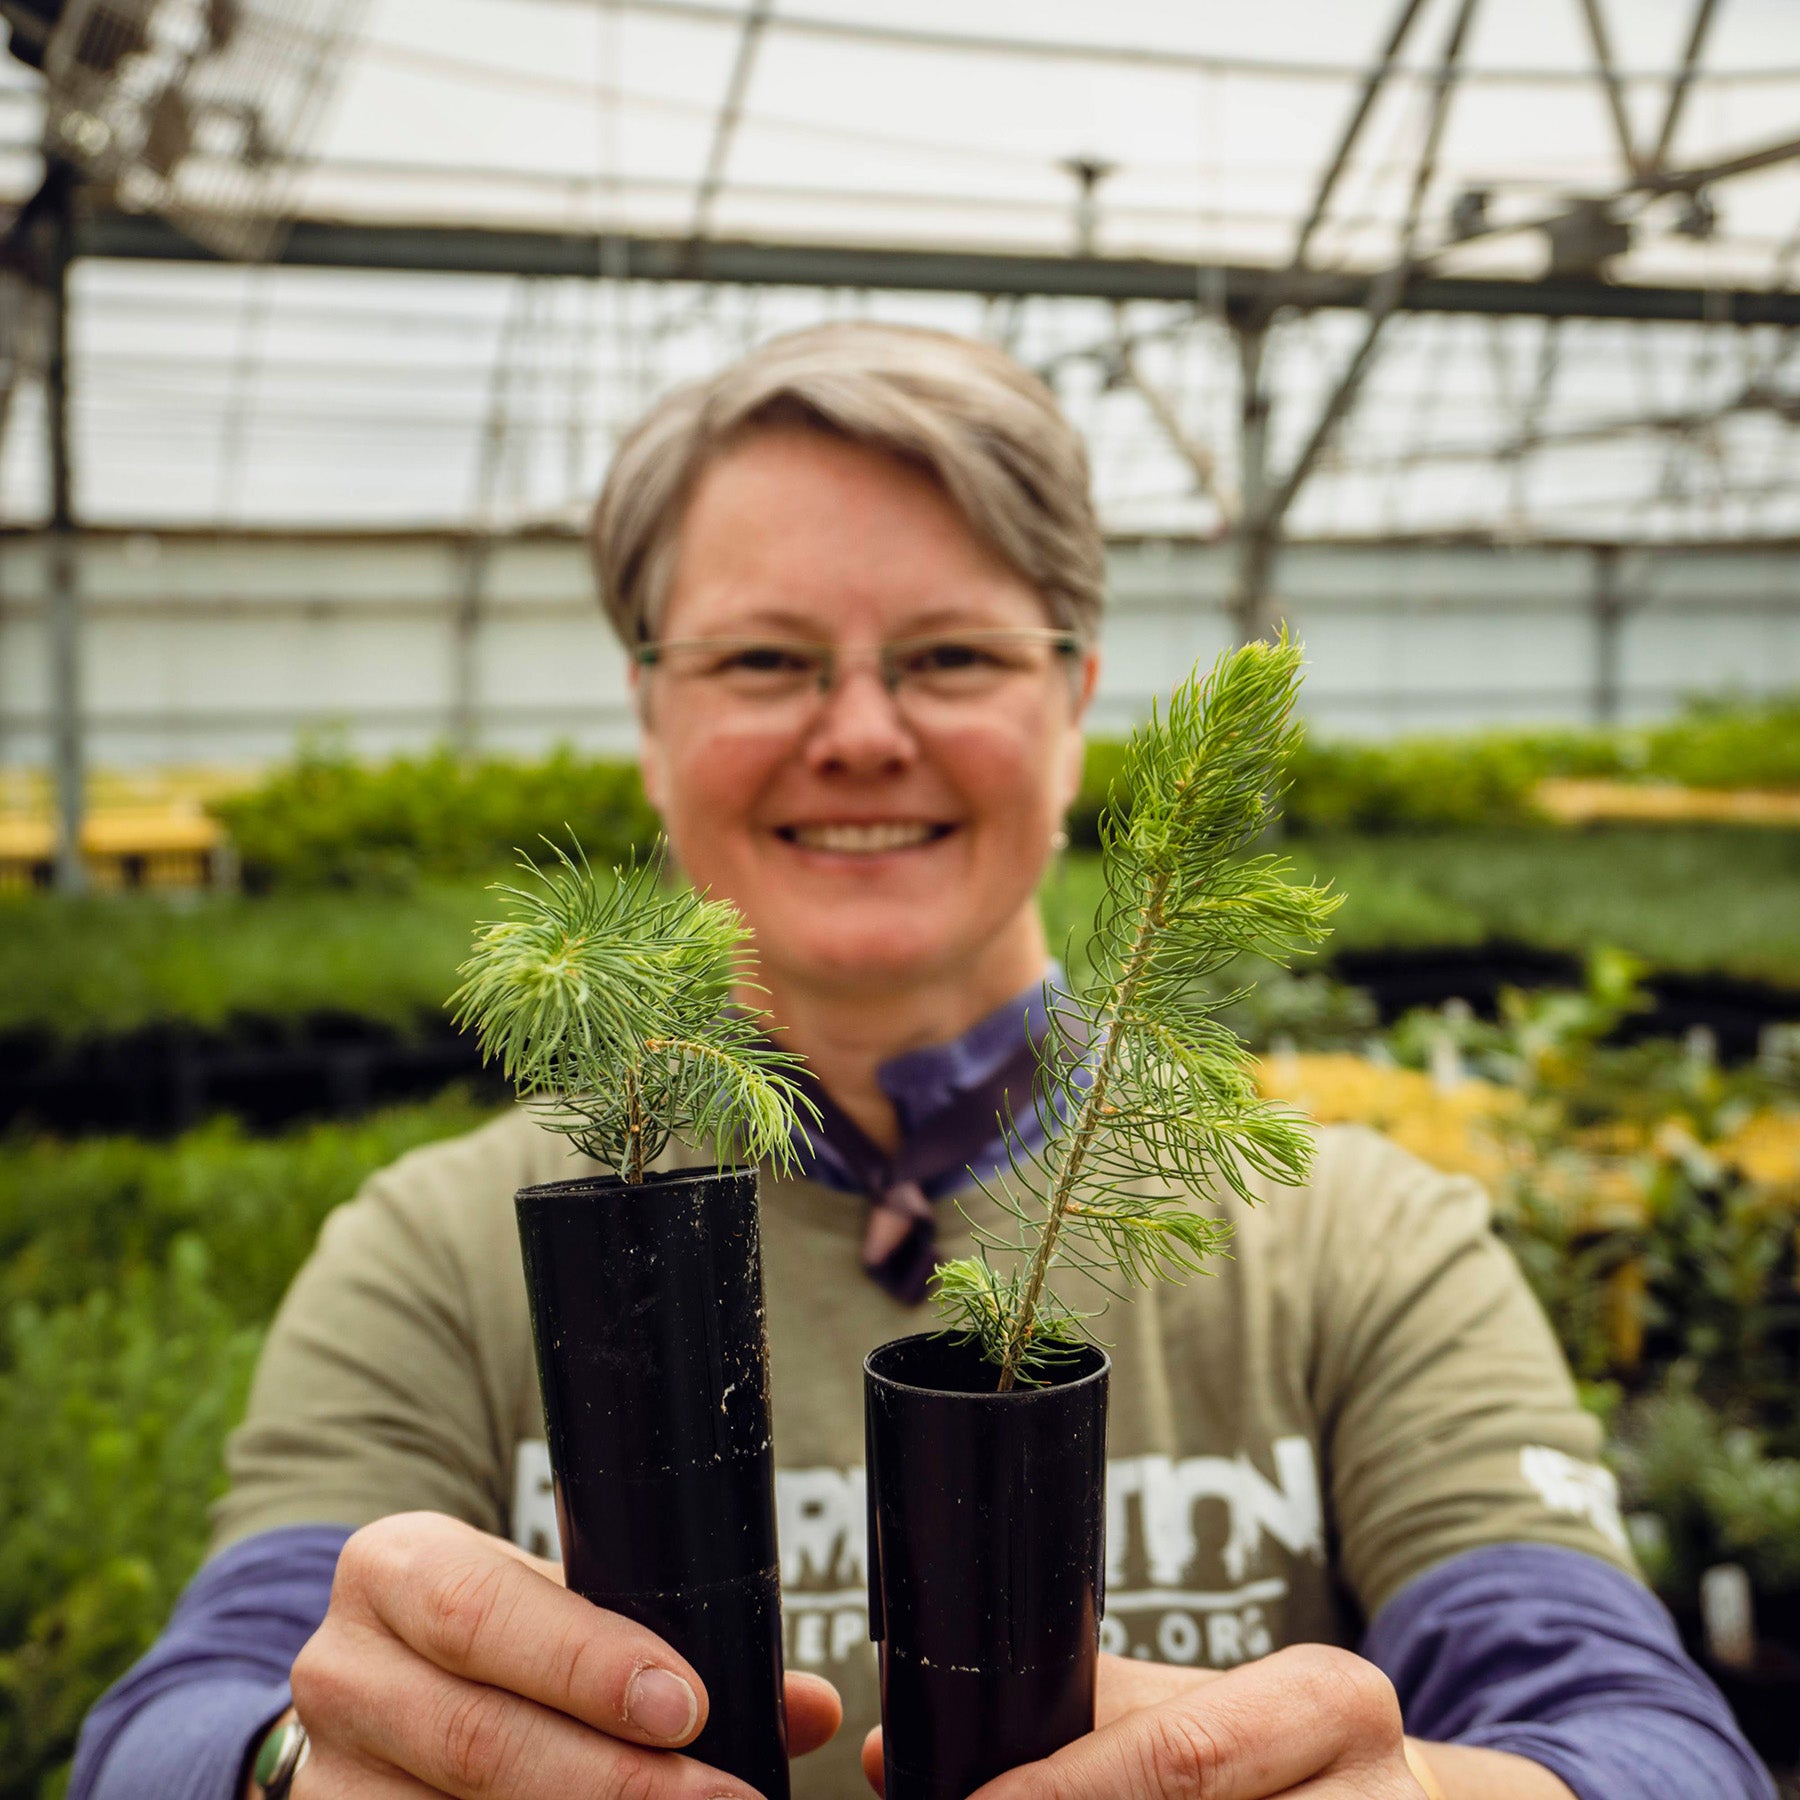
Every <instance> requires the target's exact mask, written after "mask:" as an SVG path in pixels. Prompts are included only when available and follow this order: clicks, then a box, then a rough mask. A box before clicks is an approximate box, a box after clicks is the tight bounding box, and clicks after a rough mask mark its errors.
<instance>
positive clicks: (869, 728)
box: [806, 663, 918, 775]
mask: <svg viewBox="0 0 1800 1800" xmlns="http://www.w3.org/2000/svg"><path fill="white" fill-rule="evenodd" d="M917 754H918V743H917V740H916V739H915V738H914V736H913V733H912V728H911V726H909V725H908V724H907V722H906V717H905V715H904V714H903V713H902V712H901V710H900V706H899V703H898V702H897V701H896V699H895V697H894V695H893V694H892V693H891V692H890V691H889V689H888V686H887V683H886V682H885V681H884V680H883V679H882V675H881V671H880V670H879V669H878V668H876V667H874V666H873V665H871V664H864V663H856V664H853V665H851V666H849V667H844V668H840V669H839V670H838V671H837V673H836V679H834V680H833V681H832V683H831V685H830V687H828V688H827V689H826V690H825V692H824V693H823V694H822V695H821V696H820V698H819V710H818V712H817V713H816V714H815V715H814V717H813V721H812V726H811V729H810V731H809V732H808V734H807V739H806V760H807V762H808V764H809V765H810V766H811V767H812V768H813V769H815V770H819V771H822V772H823V771H832V772H837V773H842V774H849V775H879V774H886V773H888V772H890V771H893V770H897V769H903V768H905V767H906V766H907V765H908V764H909V763H911V762H912V760H913V759H914V757H915V756H916V755H917Z"/></svg>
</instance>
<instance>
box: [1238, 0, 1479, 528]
mask: <svg viewBox="0 0 1800 1800" xmlns="http://www.w3.org/2000/svg"><path fill="white" fill-rule="evenodd" d="M1478 3H1479V0H1462V5H1461V6H1460V7H1459V8H1458V10H1457V14H1456V18H1455V20H1454V22H1453V23H1452V24H1451V27H1450V34H1449V36H1448V37H1447V38H1446V39H1445V42H1444V55H1443V61H1442V63H1441V64H1440V65H1439V68H1438V75H1437V80H1436V81H1435V82H1434V83H1433V88H1432V97H1431V116H1430V119H1429V121H1428V123H1427V124H1426V127H1425V141H1424V143H1423V145H1422V146H1421V147H1420V150H1419V162H1418V166H1417V168H1416V169H1415V170H1414V172H1413V181H1412V188H1411V191H1410V193H1409V194H1408V196H1407V203H1406V219H1405V222H1404V223H1403V224H1402V226H1401V228H1400V255H1399V258H1398V259H1397V261H1396V262H1395V264H1394V267H1393V268H1392V269H1390V270H1387V271H1386V272H1385V273H1384V274H1383V275H1382V276H1380V277H1379V278H1378V279H1377V280H1376V281H1374V282H1373V283H1371V285H1370V288H1369V294H1368V302H1367V308H1368V316H1369V317H1368V325H1367V327H1366V328H1365V330H1364V333H1363V339H1362V342H1361V343H1360V344H1358V345H1357V347H1356V349H1355V351H1354V352H1353V353H1352V355H1351V358H1350V361H1349V363H1348V365H1347V366H1346V367H1345V369H1344V372H1343V374H1342V375H1341V376H1339V378H1338V384H1337V387H1336V389H1335V390H1334V391H1333V392H1332V394H1331V397H1330V398H1329V399H1328V400H1327V401H1326V403H1325V405H1324V407H1323V409H1322V410H1321V411H1320V414H1319V418H1318V421H1317V423H1316V424H1315V425H1314V426H1313V429H1312V435H1311V436H1310V437H1309V438H1308V439H1307V440H1306V444H1305V446H1304V448H1303V449H1302V450H1301V451H1300V454H1299V455H1298V456H1297V457H1295V458H1294V461H1293V465H1292V467H1290V468H1289V470H1288V472H1287V474H1286V475H1285V476H1284V477H1283V478H1282V481H1281V484H1280V486H1279V487H1277V488H1276V489H1275V490H1274V492H1273V493H1271V494H1270V496H1269V498H1268V500H1267V502H1266V511H1267V513H1268V515H1269V523H1270V524H1271V525H1272V526H1274V527H1275V528H1276V529H1279V528H1280V524H1281V521H1282V519H1283V517H1284V516H1285V515H1286V513H1287V511H1288V509H1289V508H1290V507H1291V506H1292V505H1293V503H1294V500H1295V498H1296V496H1297V495H1298V494H1299V492H1300V489H1301V488H1302V487H1303V486H1304V485H1305V483H1306V478H1307V477H1308V476H1309V475H1310V474H1311V473H1312V471H1313V465H1314V464H1315V463H1317V461H1318V460H1319V457H1320V455H1321V454H1322V453H1323V452H1324V449H1325V447H1326V445H1327V444H1329V443H1330V442H1331V440H1332V437H1333V436H1334V435H1335V433H1336V431H1337V428H1338V426H1339V425H1341V424H1342V423H1343V421H1344V417H1345V415H1346V414H1347V413H1348V412H1349V410H1350V408H1351V407H1352V406H1353V405H1355V403H1356V397H1357V395H1358V394H1359V393H1360V392H1361V391H1362V384H1363V381H1364V378H1365V377H1366V376H1367V375H1368V372H1369V369H1370V367H1371V366H1372V364H1373V362H1374V356H1375V352H1376V350H1377V348H1378V347H1379V345H1380V341H1381V337H1382V334H1383V332H1384V331H1385V329H1386V327H1387V322H1388V320H1389V319H1390V318H1391V317H1392V316H1393V314H1394V312H1395V311H1396V310H1397V309H1398V307H1399V304H1400V296H1401V294H1402V293H1403V292H1404V290H1405V287H1406V282H1407V278H1408V277H1409V276H1410V275H1411V273H1412V269H1413V259H1414V256H1415V254H1416V250H1417V241H1418V231H1419V222H1420V220H1421V218H1422V217H1423V216H1424V207H1425V195H1426V193H1427V192H1428V190H1429V189H1430V187H1431V183H1432V180H1433V178H1434V177H1435V175H1436V173H1437V158H1438V146H1439V145H1440V144H1441V143H1442V141H1443V134H1444V125H1445V123H1446V121H1447V120H1448V118H1449V113H1450V97H1451V94H1452V93H1453V92H1454V90H1455V86H1456V76H1457V71H1458V69H1459V68H1460V67H1461V64H1462V53H1463V47H1464V45H1465V44H1466V43H1467V41H1468V35H1469V26H1470V25H1471V24H1472V23H1473V21H1474V17H1475V8H1476V6H1477V5H1478Z"/></svg>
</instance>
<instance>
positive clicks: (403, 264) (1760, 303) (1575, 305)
mask: <svg viewBox="0 0 1800 1800" xmlns="http://www.w3.org/2000/svg"><path fill="white" fill-rule="evenodd" d="M76 252H77V254H78V255H81V256H96V257H111V258H117V259H121V260H126V261H138V260H148V261H153V262H211V261H214V260H216V259H215V258H214V257H213V255H212V253H211V252H210V251H209V250H206V249H204V248H203V247H202V246H201V245H199V244H197V243H195V242H194V241H193V239H191V238H188V237H184V236H183V235H182V234H181V233H180V232H179V231H177V230H176V229H175V227H174V226H172V225H169V224H167V223H165V222H164V221H163V220H161V219H157V218H153V217H151V216H149V215H146V214H136V213H133V214H127V213H107V212H100V213H95V214H92V215H90V216H88V217H85V218H83V219H82V220H81V221H80V222H79V224H78V226H77V230H76ZM603 254H605V255H607V256H609V257H612V258H614V259H615V260H613V261H609V262H608V263H607V265H606V266H605V268H604V269H603V268H602V255H603ZM281 261H282V263H283V264H285V265H287V266H289V267H295V268H331V269H381V270H394V271H399V272H410V273H421V274H447V275H553V276H565V277H574V278H577V279H588V280H592V279H596V278H598V277H599V276H601V275H602V274H603V273H604V274H605V275H606V276H608V277H616V278H617V279H621V280H634V281H708V282H718V283H725V284H728V285H741V286H751V287H824V288H871V289H889V290H904V291H908V292H931V293H957V294H1020V295H1034V296H1035V295H1042V296H1046V297H1051V298H1065V299H1093V300H1160V301H1168V302H1172V303H1177V304H1191V303H1192V301H1193V298H1194V283H1195V266H1194V264H1193V263H1192V262H1191V261H1175V260H1170V259H1163V258H1157V257H1105V256H1088V257H1077V256H1059V255H1015V254H1010V253H999V252H993V251H976V250H913V249H892V248H884V247H871V246H863V245H855V244H819V243H794V242H786V243H774V242H752V241H748V240H742V239H739V240H731V239H711V240H708V241H707V242H705V243H702V244H697V245H696V244H693V243H692V242H691V241H690V240H689V239H687V238H683V237H640V236H631V237H626V236H620V237H609V238H603V239H600V240H598V241H596V239H595V238H594V236H593V235H592V234H591V233H579V234H578V233H573V232H555V231H516V230H499V229H486V228H476V227H468V226H443V225H404V224H388V225H376V224H361V223H352V222H350V221H346V220H332V219H302V220H300V221H299V222H298V223H297V224H296V225H295V226H294V228H293V230H292V231H291V232H290V234H289V236H288V241H287V243H286V244H285V245H284V246H283V248H282V252H281ZM1201 273H1202V274H1203V275H1204V274H1206V273H1208V271H1205V270H1202V271H1201ZM1216 274H1217V280H1218V285H1219V286H1220V288H1221V289H1222V290H1223V292H1224V294H1225V303H1226V310H1227V312H1228V313H1230V314H1231V315H1232V316H1234V317H1238V318H1244V317H1249V316H1252V315H1253V314H1254V313H1255V312H1256V311H1257V310H1258V309H1260V308H1262V307H1263V306H1265V305H1266V304H1267V303H1268V302H1269V301H1270V300H1271V299H1275V298H1277V297H1278V298H1279V301H1280V303H1282V304H1291V305H1296V306H1303V307H1308V308H1343V309H1350V310H1355V311H1361V310H1364V309H1366V308H1367V306H1368V302H1369V294H1370V290H1371V288H1372V287H1374V285H1375V284H1376V282H1378V281H1380V280H1381V279H1382V275H1381V274H1370V273H1366V272H1358V271H1343V270H1307V271H1305V272H1303V273H1302V274H1300V275H1299V276H1297V277H1290V276H1289V275H1288V272H1287V271H1286V270H1284V269H1279V268H1269V267H1263V268H1257V267H1230V266H1222V267H1220V268H1219V269H1218V270H1217V271H1216ZM1396 306H1397V308H1398V309H1399V310H1401V311H1406V312H1434V313H1478V314H1488V313H1500V314H1505V315H1527V316H1531V317H1536V318H1563V319H1655V320H1662V321H1666V322H1672V323H1705V322H1709V321H1723V322H1728V323H1730V324H1734V325H1800V293H1796V292H1792V291H1788V290H1779V289H1764V288H1739V289H1729V288H1703V287H1650V286H1639V285H1633V284H1629V283H1620V284H1617V285H1615V284H1612V283H1608V282H1600V281H1584V280H1558V281H1516V280H1507V279H1502V278H1498V277H1474V276H1435V275H1419V276H1415V277H1413V278H1412V279H1410V280H1408V281H1407V282H1406V283H1405V284H1404V285H1403V287H1402V288H1401V290H1400V293H1399V298H1398V300H1397V301H1396Z"/></svg>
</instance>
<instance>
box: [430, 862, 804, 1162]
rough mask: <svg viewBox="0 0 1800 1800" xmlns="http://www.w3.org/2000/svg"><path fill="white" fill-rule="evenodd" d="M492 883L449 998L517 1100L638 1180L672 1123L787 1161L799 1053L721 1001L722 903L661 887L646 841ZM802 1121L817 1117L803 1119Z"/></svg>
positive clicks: (725, 969)
mask: <svg viewBox="0 0 1800 1800" xmlns="http://www.w3.org/2000/svg"><path fill="white" fill-rule="evenodd" d="M551 848H552V849H554V850H555V851H556V858H557V860H556V862H555V863H554V864H553V865H552V866H551V867H550V868H549V869H547V870H546V869H541V868H539V867H538V865H537V864H536V863H535V862H533V861H532V860H531V859H530V858H529V857H524V856H522V857H521V862H522V865H523V866H524V867H525V868H526V869H528V870H529V871H530V872H531V874H532V875H533V876H535V877H536V885H535V886H534V887H530V888H525V887H515V886H507V885H501V886H499V887H498V888H497V889H496V891H497V892H499V893H500V894H502V895H504V896H505V897H506V898H507V899H508V900H509V901H510V902H511V903H512V916H511V917H510V918H508V919H504V920H502V921H500V922H499V923H497V924H490V925H483V926H481V927H480V928H479V929H478V930H477V932H476V937H475V947H474V953H473V954H472V955H471V956H470V958H469V960H468V961H467V962H466V963H464V964H463V965H462V967H461V968H460V969H459V970H458V971H457V973H458V974H459V975H460V976H462V977H463V984H462V986H461V987H460V988H458V989H457V991H456V993H455V994H453V995H452V996H451V999H450V1005H451V1007H452V1009H453V1010H454V1012H455V1016H456V1021H457V1023H458V1024H459V1025H462V1026H464V1027H465V1028H466V1027H469V1026H473V1027H474V1029H475V1032H476V1034H477V1037H478V1040H479V1042H480V1045H481V1054H482V1059H483V1061H487V1060H488V1059H490V1058H491V1059H494V1060H496V1061H498V1062H499V1064H500V1067H501V1069H502V1070H503V1071H504V1072H505V1074H506V1076H507V1078H508V1080H510V1081H511V1082H512V1084H513V1086H514V1087H515V1088H516V1089H517V1091H518V1093H519V1095H520V1097H521V1098H523V1099H525V1100H527V1101H530V1102H532V1103H533V1106H534V1110H536V1112H537V1113H538V1116H539V1117H540V1118H541V1119H542V1120H543V1121H544V1123H545V1124H547V1125H549V1126H550V1127H551V1128H552V1129H553V1130H556V1131H559V1132H561V1133H562V1134H563V1135H564V1136H565V1137H567V1138H568V1139H569V1140H570V1141H571V1142H572V1143H573V1144H574V1145H575V1147H576V1148H577V1149H579V1150H581V1151H583V1152H585V1153H586V1154H587V1155H589V1156H591V1157H593V1158H594V1159H595V1161H597V1162H601V1163H604V1164H606V1165H607V1166H608V1167H609V1168H612V1169H614V1170H616V1171H617V1173H618V1174H619V1175H620V1176H621V1177H623V1179H624V1180H626V1181H628V1182H641V1181H642V1180H643V1178H644V1171H645V1169H646V1168H647V1167H648V1166H649V1165H650V1164H651V1163H652V1162H653V1161H654V1160H655V1159H656V1158H657V1157H658V1156H659V1155H661V1153H662V1151H663V1148H664V1146H665V1145H666V1144H667V1143H668V1141H669V1139H670V1137H671V1136H675V1135H679V1136H681V1137H683V1138H686V1139H688V1140H689V1141H690V1142H693V1143H706V1142H710V1143H711V1144H712V1146H713V1154H714V1156H715V1158H716V1160H717V1162H718V1164H719V1166H721V1167H723V1166H724V1164H725V1163H726V1162H727V1161H728V1160H735V1161H740V1162H748V1163H757V1162H762V1161H764V1160H768V1161H770V1162H773V1163H774V1164H775V1165H776V1167H777V1168H780V1169H786V1168H788V1167H789V1166H791V1163H792V1160H793V1156H794V1130H795V1125H796V1122H797V1116H798V1114H799V1112H800V1111H801V1110H805V1111H807V1112H809V1113H810V1112H811V1107H810V1104H809V1103H808V1102H807V1101H806V1100H805V1098H804V1096H802V1094H801V1093H800V1091H799V1089H798V1088H797V1087H796V1086H795V1085H794V1082H793V1079H792V1072H793V1070H794V1069H795V1068H796V1067H797V1066H798V1060H799V1059H798V1058H796V1057H793V1056H790V1055H788V1054H787V1053H785V1052H783V1051H780V1050H777V1049H776V1048H775V1047H774V1046H773V1045H772V1044H771V1043H770V1042H769V1040H768V1038H767V1037H765V1036H764V1034H763V1032H762V1030H761V1028H760V1026H759V1025H758V1024H757V1022H756V1021H755V1019H754V1018H752V1017H751V1016H750V1015H748V1014H747V1013H744V1012H742V1011H740V1010H738V1009H737V1008H736V1007H735V1006H734V1005H733V1004H732V997H733V992H734V989H735V987H736V986H737V985H738V984H739V981H740V978H741V977H742V975H743V972H744V963H745V959H746V954H747V946H748V943H749V937H750V933H749V931H748V929H747V928H746V926H745V925H744V922H743V920H742V919H741V918H740V917H739V916H738V914H737V912H736V910H735V909H734V908H733V907H731V906H730V905H728V904H726V903H725V902H723V901H718V900H708V899H707V898H706V897H705V896H704V895H703V894H697V893H695V892H693V890H692V889H688V888H672V887H666V886H664V885H663V883H662V881H661V879H660V877H661V857H660V853H659V854H658V855H657V856H654V857H652V858H651V859H650V861H648V862H647V863H645V864H643V865H637V866H630V867H627V868H624V869H615V870H614V871H613V872H612V876H611V878H610V879H608V878H606V877H602V876H599V875H597V874H596V873H595V871H594V870H593V869H592V868H591V867H590V865H589V864H588V861H587V858H586V857H585V856H583V855H582V854H581V851H580V848H579V846H577V848H576V851H575V854H574V855H573V856H571V855H570V854H569V853H568V852H567V851H564V850H563V849H561V848H560V847H558V846H556V845H552V846H551ZM815 1122H816V1119H815Z"/></svg>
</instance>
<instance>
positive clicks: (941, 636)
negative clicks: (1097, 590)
mask: <svg viewBox="0 0 1800 1800" xmlns="http://www.w3.org/2000/svg"><path fill="white" fill-rule="evenodd" d="M928 644H969V645H972V646H977V647H979V646H980V645H982V644H1042V645H1043V646H1045V648H1047V649H1049V650H1052V651H1054V652H1055V653H1056V654H1057V655H1058V656H1061V657H1066V658H1073V657H1076V656H1079V655H1080V653H1081V648H1082V643H1081V637H1080V634H1079V633H1078V632H1073V631H1061V630H1058V629H1057V628H1056V627H1055V626H1051V625H1001V626H989V627H983V628H980V629H975V630H970V631H926V632H919V633H916V634H915V635H913V636H910V637H901V638H891V639H889V640H888V642H886V643H883V644H876V645H873V646H871V647H870V648H868V649H863V650H850V651H844V650H840V649H838V648H837V647H836V646H835V645H833V644H822V643H820V642H818V641H817V640H816V639H812V638H783V637H735V636H734V637H705V638H665V639H663V640H662V641H660V642H658V643H651V644H640V645H639V646H638V647H637V648H636V649H635V650H634V651H632V653H631V660H632V661H633V662H634V663H635V664H636V665H637V666H638V667H639V668H640V669H655V668H657V667H659V666H660V665H661V664H662V661H663V659H664V658H665V657H666V656H667V655H668V654H669V653H670V652H671V651H680V650H717V651H721V652H724V651H731V650H789V651H793V652H795V653H797V654H799V655H802V656H804V657H807V658H817V659H818V664H819V674H818V683H817V686H818V691H819V693H821V694H829V693H830V692H831V690H832V688H833V687H834V686H835V685H836V682H837V678H838V674H839V671H840V670H841V669H842V668H843V666H844V664H845V663H846V662H849V661H852V660H854V661H858V662H867V661H869V660H871V654H872V657H873V660H874V662H875V664H876V667H877V668H878V669H879V670H880V673H881V685H882V686H883V687H884V688H885V689H886V690H887V691H888V693H890V694H896V693H898V692H899V689H900V683H901V672H900V669H899V667H898V662H899V659H900V657H901V656H902V655H904V654H905V652H907V651H909V650H917V649H919V648H921V647H923V646H925V645H928Z"/></svg>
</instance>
